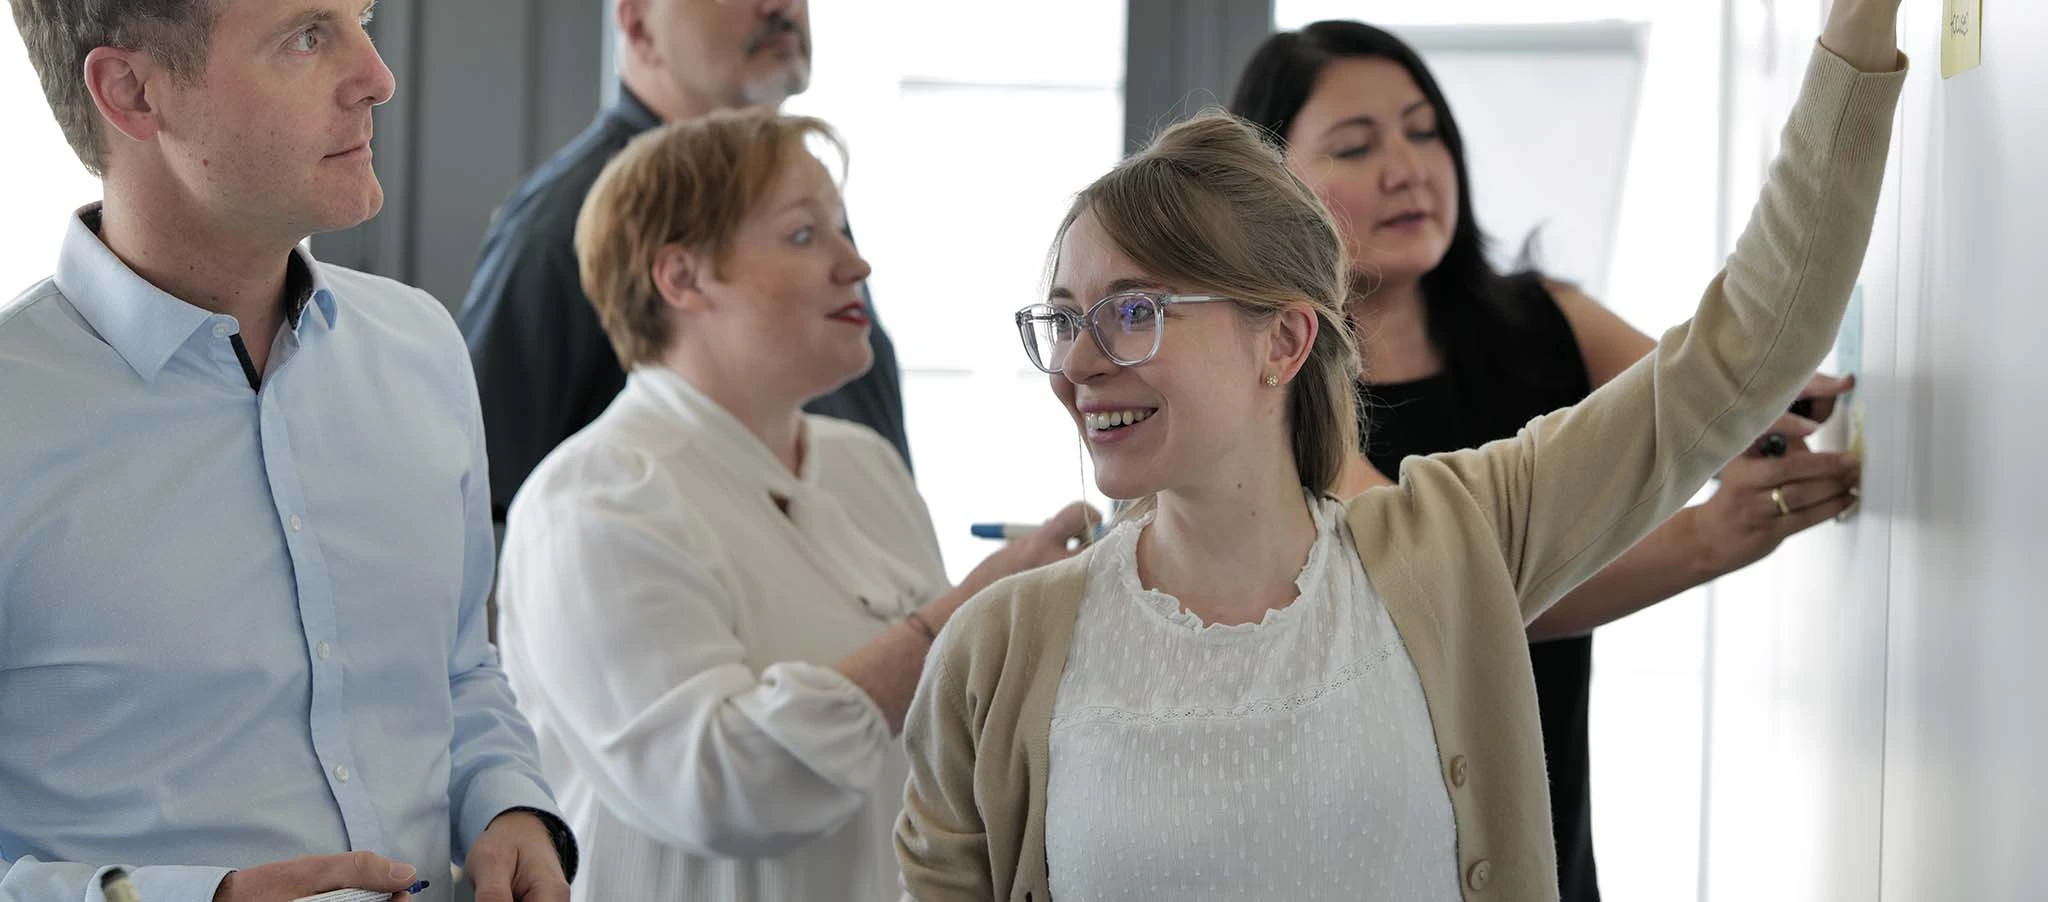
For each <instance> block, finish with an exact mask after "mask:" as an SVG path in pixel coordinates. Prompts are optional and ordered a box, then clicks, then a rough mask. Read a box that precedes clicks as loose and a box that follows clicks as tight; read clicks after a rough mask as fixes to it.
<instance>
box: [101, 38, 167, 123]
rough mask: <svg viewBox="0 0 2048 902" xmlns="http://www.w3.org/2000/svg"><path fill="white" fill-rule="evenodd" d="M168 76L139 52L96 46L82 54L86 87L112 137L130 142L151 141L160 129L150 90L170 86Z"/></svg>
mask: <svg viewBox="0 0 2048 902" xmlns="http://www.w3.org/2000/svg"><path fill="white" fill-rule="evenodd" d="M169 74H170V73H168V72H166V71H164V68H163V67H162V66H161V65H159V64H158V63H157V61H156V59H155V58H154V57H151V56H150V55H149V54H148V53H147V52H145V51H141V50H124V49H121V48H119V47H95V48H93V50H92V52H91V53H88V54H86V55H85V87H86V90H88V91H91V92H92V102H93V106H95V107H97V108H98V109H99V111H100V119H101V120H102V121H104V122H106V123H107V125H108V127H109V128H110V129H111V130H112V134H108V135H105V136H104V137H105V138H108V139H112V138H113V137H114V136H115V135H119V136H121V137H124V138H126V139H128V140H130V141H136V142H142V141H149V140H151V139H154V138H155V137H156V135H157V133H158V132H159V131H161V130H162V129H163V121H162V118H161V116H160V113H161V110H160V109H159V107H158V105H157V98H155V97H154V96H152V91H154V90H155V89H157V88H159V87H161V86H163V85H167V84H169V81H170V80H169Z"/></svg>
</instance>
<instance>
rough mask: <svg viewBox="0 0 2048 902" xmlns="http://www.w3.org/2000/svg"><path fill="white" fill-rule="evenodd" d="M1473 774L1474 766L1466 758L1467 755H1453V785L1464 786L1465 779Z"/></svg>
mask: <svg viewBox="0 0 2048 902" xmlns="http://www.w3.org/2000/svg"><path fill="white" fill-rule="evenodd" d="M1471 776H1472V767H1471V764H1470V763H1469V762H1467V761H1466V760H1465V756H1464V755H1453V756H1451V785H1452V786H1456V787H1460V788H1462V787H1464V785H1465V781H1466V780H1468V779H1470V778H1471Z"/></svg>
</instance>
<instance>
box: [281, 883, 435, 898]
mask: <svg viewBox="0 0 2048 902" xmlns="http://www.w3.org/2000/svg"><path fill="white" fill-rule="evenodd" d="M427 886H428V884H427V881H425V880H422V881H420V882H418V883H415V884H413V885H411V886H408V887H406V888H405V891H406V892H408V893H418V892H419V891H420V890H423V889H426V888H427ZM397 895H398V894H397V893H380V892H377V891H375V890H367V889H338V890H335V891H333V892H328V893H321V894H320V895H317V896H301V897H299V898H297V899H293V900H292V902H391V899H392V898H394V897H396V896H397Z"/></svg>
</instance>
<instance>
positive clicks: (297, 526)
mask: <svg viewBox="0 0 2048 902" xmlns="http://www.w3.org/2000/svg"><path fill="white" fill-rule="evenodd" d="M286 522H288V523H290V524H291V525H292V532H298V531H299V530H301V529H304V528H305V526H306V521H304V520H301V519H299V515H298V514H293V515H292V518H291V519H290V520H288V521H286Z"/></svg>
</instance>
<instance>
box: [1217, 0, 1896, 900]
mask: <svg viewBox="0 0 2048 902" xmlns="http://www.w3.org/2000/svg"><path fill="white" fill-rule="evenodd" d="M1231 111H1232V112H1234V113H1236V114H1237V115H1239V116H1241V117H1243V118H1245V119H1247V120H1249V121H1250V122H1252V123H1253V124H1255V125H1258V126H1260V127H1261V128H1263V129H1265V130H1266V131H1267V132H1268V133H1269V134H1270V135H1272V136H1273V137H1274V138H1276V139H1278V140H1279V141H1280V142H1281V143H1282V145H1283V146H1284V149H1285V152H1286V156H1287V163H1288V167H1289V168H1290V169H1292V170H1293V171H1294V172H1295V174H1296V175H1298V176H1300V177H1301V179H1302V180H1303V181H1304V182H1307V183H1308V184H1309V185H1310V186H1311V187H1312V188H1314V189H1315V191H1316V193H1317V195H1318V196H1319V197H1321V198H1322V199H1323V201H1324V203H1325V204H1327V205H1328V206H1329V207H1330V210H1331V212H1332V214H1333V215H1334V216H1335V218H1336V220H1337V223H1338V227H1339V229H1340V231H1342V232H1343V234H1344V237H1345V240H1346V242H1347V244H1348V245H1349V249H1350V251H1351V260H1352V265H1353V281H1354V291H1353V294H1352V300H1351V302H1350V310H1349V312H1350V314H1351V316H1352V318H1353V320H1354V322H1355V323H1356V329H1355V331H1356V334H1357V339H1358V342H1359V345H1360V349H1361V352H1362V357H1363V359H1364V361H1365V378H1364V380H1363V381H1361V382H1360V384H1359V400H1360V404H1361V414H1362V417H1361V419H1362V422H1364V423H1365V424H1366V428H1365V429H1364V430H1363V436H1364V439H1363V445H1362V448H1361V451H1362V452H1363V455H1362V457H1361V458H1360V459H1357V460H1355V461H1354V465H1353V466H1352V467H1351V468H1350V470H1348V471H1347V474H1346V480H1345V483H1344V485H1343V487H1342V488H1340V491H1339V494H1340V495H1342V496H1344V497H1349V496H1350V495H1353V494H1356V493H1357V492H1358V491H1361V490H1363V489H1365V488H1368V487H1370V486H1372V485H1374V484H1377V483H1381V482H1384V481H1386V476H1387V475H1392V474H1394V473H1395V472H1396V469H1397V468H1398V466H1399V464H1400V462H1401V460H1402V459H1404V458H1406V457H1409V456H1411V455H1420V454H1433V453H1437V452H1441V451H1450V450H1454V449H1457V448H1472V447H1478V446H1480V445H1483V444H1485V443H1487V442H1490V441H1493V440H1496V439H1502V438H1507V437H1509V436H1512V435H1514V434H1515V433H1516V431H1517V430H1519V429H1521V428H1522V426H1523V425H1524V424H1525V423H1527V422H1528V421H1529V420H1530V419H1532V418H1534V417H1537V416H1540V415H1542V414H1544V413H1548V412H1549V411H1552V410H1555V409H1557V408H1560V407H1565V406H1568V405H1571V404H1576V403H1578V402H1579V401H1580V400H1582V399H1584V398H1585V397H1586V395H1587V394H1588V393H1590V392H1592V391H1593V390H1594V389H1597V388H1599V387H1600V386H1601V385H1604V384H1606V383H1607V382H1608V381H1609V380H1611V379H1613V378H1614V377H1615V376H1617V375H1619V374H1620V373H1621V371H1623V370H1625V369H1627V368H1628V367H1629V366H1631V365H1632V364H1634V363H1635V362H1636V361H1637V360H1639V359H1641V358H1642V357H1643V356H1644V355H1645V354H1647V353H1649V352H1650V351H1651V350H1652V349H1653V348H1655V347H1656V342H1655V341H1653V340H1652V339H1650V338H1649V337H1648V336H1646V335H1643V334H1642V333H1640V332H1637V331H1636V330H1635V329H1633V328H1631V327H1629V325H1628V324H1627V323H1625V322H1623V321H1622V320H1621V318H1620V317H1617V316H1615V315H1614V314H1613V313H1612V312H1610V311H1608V310H1607V309H1606V308H1605V307H1602V306H1601V305H1600V304H1599V303H1597V302H1595V301H1593V300H1592V299H1591V298H1588V297H1587V296H1586V295H1584V294H1583V293H1581V292H1579V291H1578V290H1577V289H1575V288H1573V287H1571V286H1569V285H1565V284H1562V283H1559V282H1556V281H1552V280H1549V279H1546V278H1544V277H1543V275H1542V274H1541V273H1538V272H1534V271H1525V272H1519V273H1514V274H1502V273H1500V272H1498V271H1496V270H1495V269H1494V267H1493V266H1492V265H1491V264H1490V263H1489V262H1488V261H1487V258H1486V254H1485V247H1484V243H1485V242H1484V237H1483V236H1482V233H1481V231H1480V228H1479V224H1478V223H1477V222H1476V221H1475V220H1474V218H1473V212H1472V211H1473V206H1474V205H1473V201H1472V194H1471V190H1470V185H1471V182H1470V180H1469V179H1468V178H1467V175H1466V173H1467V170H1466V164H1465V148H1464V144H1463V140H1462V138H1461V135H1460V132H1459V129H1458V125H1457V121H1456V120H1455V119H1454V118H1452V115H1451V110H1450V106H1449V105H1448V103H1446V101H1445V100H1444V96H1443V93H1442V91H1441V90H1439V88H1438V86H1437V83H1436V80H1435V78H1433V77H1432V75H1431V73H1430V71H1429V69H1428V67H1427V66H1425V65H1424V64H1423V62H1422V59H1421V57H1420V56H1418V55H1417V54H1416V52H1415V51H1414V50H1413V49H1412V48H1410V47H1409V46H1408V45H1407V44H1406V43H1404V42H1402V41H1401V40H1400V39H1399V38H1397V37H1395V36H1393V35H1391V34H1389V33H1387V32H1385V31H1383V30H1381V29H1378V28H1374V27H1372V26H1370V25H1365V24H1362V23H1358V22H1346V21H1327V22H1317V23H1315V24H1313V25H1310V26H1308V27H1306V28H1303V29H1301V30H1300V31H1293V32H1282V33H1280V34H1276V35H1274V36H1272V37H1271V38H1269V39H1267V40H1266V42H1265V43H1264V44H1263V45H1261V46H1260V48H1259V50H1258V51H1257V52H1256V53H1255V54H1254V55H1253V56H1252V58H1251V60H1250V62H1248V63H1247V64H1246V66H1245V70H1244V72H1243V74H1242V75H1241V76H1240V77H1239V79H1238V84H1237V89H1236V91H1235V94H1234V97H1233V100H1232V103H1231ZM1847 388H1848V383H1847V382H1846V381H1845V380H1836V379H1831V378H1827V377H1816V378H1815V379H1814V380H1813V381H1812V382H1810V383H1809V384H1808V386H1807V388H1806V391H1805V392H1804V396H1805V397H1810V398H1813V399H1815V401H1816V402H1817V404H1816V406H1817V408H1818V409H1819V411H1820V413H1819V415H1820V417H1822V418H1825V415H1826V410H1827V409H1828V408H1829V407H1831V406H1832V402H1833V398H1834V396H1835V395H1836V394H1837V393H1839V392H1841V391H1845V390H1847ZM1814 428H1815V423H1814V422H1813V421H1811V420H1807V419H1804V418H1801V417H1797V416H1793V415H1790V414H1787V415H1786V417H1784V418H1781V419H1780V421H1779V422H1778V423H1777V424H1776V425H1775V426H1774V427H1773V431H1775V432H1778V433H1780V434H1782V435H1784V436H1785V437H1787V438H1788V439H1789V440H1790V441H1789V442H1788V444H1790V445H1791V448H1790V450H1791V453H1790V454H1789V455H1786V456H1783V457H1774V456H1773V457H1767V456H1764V455H1763V454H1760V453H1751V454H1749V455H1746V456H1744V457H1743V458H1741V459H1738V460H1737V461H1735V462H1734V463H1732V464H1731V465H1730V466H1729V467H1728V468H1727V469H1726V470H1725V471H1723V473H1722V483H1721V489H1720V491H1719V492H1717V493H1716V494H1715V496H1714V498H1713V500H1711V501H1709V502H1707V503H1705V504H1701V505H1699V506H1696V507H1690V508H1687V509H1685V510H1682V511H1680V512H1679V513H1678V514H1677V515H1676V516H1675V517H1673V518H1672V519H1671V520H1670V521H1668V522H1667V523H1665V524H1664V525H1663V526H1662V527H1661V528H1659V529H1658V530H1657V531H1656V532H1654V533H1652V534H1651V535H1650V536H1649V537H1648V538H1646V539H1644V540H1643V541H1642V542H1641V543H1640V544H1638V545H1636V546H1635V547H1634V548H1633V549H1632V550H1630V551H1629V552H1628V553H1627V554H1626V555H1624V556H1623V557H1621V558H1620V559H1619V560H1617V561H1615V562H1614V563H1613V564H1612V565H1610V566H1609V567H1607V568H1606V569H1605V570H1603V571H1601V572H1600V573H1598V574H1596V575H1595V576H1593V577H1592V579H1590V580H1588V581H1587V582H1586V583H1585V584H1583V585H1581V586H1580V587H1579V588H1578V589H1576V590H1575V591H1574V592H1573V593H1572V595H1570V596H1568V603H1563V604H1560V605H1558V607H1557V608H1555V609H1553V611H1554V613H1552V614H1551V615H1548V616H1546V617H1544V618H1543V619H1539V620H1538V621H1536V622H1535V623H1534V624H1532V625H1531V626H1530V628H1529V637H1530V639H1531V640H1532V644H1531V646H1530V649H1529V654H1530V660H1531V663H1532V665H1533V667H1534V671H1535V676H1536V690H1537V696H1538V700H1539V708H1540V710H1541V712H1542V723H1543V740H1544V745H1545V749H1546V754H1547V758H1548V764H1549V773H1550V789H1551V793H1550V804H1551V818H1552V827H1553V830H1554V832H1555V834H1556V840H1557V858H1558V878H1559V883H1560V886H1561V888H1562V894H1563V898H1564V899H1565V900H1567V902H1592V900H1597V899H1598V898H1599V890H1598V888H1597V881H1596V878H1595V871H1594V863H1593V833H1592V824H1591V819H1590V815H1591V811H1590V808H1591V793H1590V791H1589V784H1588V780H1587V730H1586V726H1587V702H1588V691H1587V690H1588V687H1589V684H1590V681H1591V677H1592V662H1593V645H1592V637H1591V635H1590V630H1591V629H1592V628H1593V627H1596V626H1599V625H1601V624H1603V623H1608V622H1611V621H1613V620H1615V619H1618V618H1620V617H1622V616H1625V615H1627V614H1629V613H1632V612H1634V611H1637V610H1640V609H1642V608H1644V607H1647V606H1649V605H1651V604H1654V603H1656V602H1659V601H1662V600H1664V599H1667V598H1670V597H1672V596H1674V595H1677V594H1679V593H1681V592H1683V591H1685V590H1687V589H1691V588H1693V587H1695V586H1698V585H1700V584H1701V583H1704V582H1706V581H1708V580H1711V579H1713V578H1715V577H1718V576H1721V575H1723V574H1726V573H1728V572H1731V571H1733V570H1737V569H1740V568H1742V567H1744V566H1747V565H1749V564H1750V563H1752V562H1754V561H1756V560H1757V559H1759V558H1761V557H1763V556H1764V555H1766V554H1769V553H1770V552H1771V550H1772V549H1774V548H1776V547H1777V545H1778V544H1779V543H1780V542H1782V541H1783V540H1784V539H1785V538H1786V537H1788V536H1790V535H1792V534H1793V533H1796V532H1799V531H1801V530H1803V529H1806V528H1808V527H1811V526H1813V525H1815V524H1817V523H1820V522H1822V521H1824V520H1826V519H1828V518H1830V517H1833V516H1835V515H1836V514H1839V513H1840V512H1841V511H1842V510H1843V509H1845V508H1846V507H1847V506H1848V505H1849V504H1851V503H1852V502H1853V500H1854V498H1853V487H1854V482H1853V481H1852V480H1851V478H1850V477H1851V475H1852V474H1853V473H1854V471H1855V469H1856V462H1855V461H1854V460H1852V459H1850V458H1849V457H1848V456H1846V455H1839V454H1815V453H1809V452H1807V451H1806V450H1805V449H1804V447H1803V446H1802V445H1801V443H1800V442H1799V441H1798V440H1799V439H1800V438H1803V437H1804V436H1805V435H1807V434H1809V433H1811V432H1812V431H1813V429H1814ZM1382 474H1386V475H1382Z"/></svg>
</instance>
